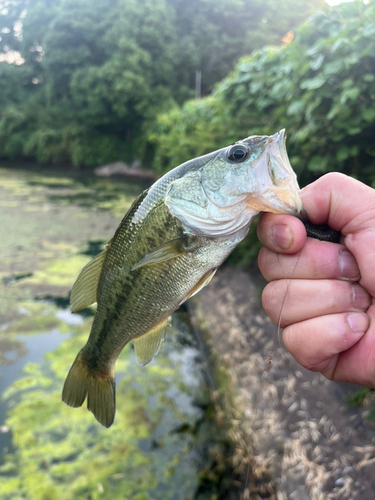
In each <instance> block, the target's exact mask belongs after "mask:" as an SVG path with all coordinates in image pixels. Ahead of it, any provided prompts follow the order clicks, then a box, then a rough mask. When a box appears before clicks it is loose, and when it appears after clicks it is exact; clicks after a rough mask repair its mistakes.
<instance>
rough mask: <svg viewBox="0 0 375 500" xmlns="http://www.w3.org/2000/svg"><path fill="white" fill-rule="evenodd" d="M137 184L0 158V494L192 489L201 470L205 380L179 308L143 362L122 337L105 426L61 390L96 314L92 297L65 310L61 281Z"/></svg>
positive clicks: (165, 498) (104, 235)
mask: <svg viewBox="0 0 375 500" xmlns="http://www.w3.org/2000/svg"><path fill="white" fill-rule="evenodd" d="M144 187H145V186H144V185H140V184H127V183H126V182H124V181H119V182H116V183H113V182H112V181H110V180H108V179H97V178H95V177H94V176H92V175H90V176H78V175H76V174H74V175H73V176H72V177H71V178H69V177H68V176H67V175H65V174H61V175H55V174H54V175H52V176H51V175H49V174H47V173H46V172H42V173H39V172H36V171H31V172H28V171H25V170H15V169H14V170H4V169H0V191H1V193H0V199H1V201H2V205H1V210H2V217H1V218H0V239H1V240H2V241H3V245H2V246H0V257H1V258H0V278H1V279H0V297H1V300H0V351H1V352H2V356H1V357H0V387H3V388H2V389H1V390H2V394H0V397H1V405H0V425H3V426H4V428H6V429H8V428H9V430H10V431H9V433H8V434H9V438H8V441H7V442H6V446H5V445H3V448H5V449H8V451H7V452H6V453H5V454H4V455H3V457H0V499H1V500H17V499H22V500H55V499H58V500H81V499H82V500H83V499H85V500H89V499H104V500H105V499H121V500H123V499H129V500H172V499H173V500H175V499H176V500H189V499H193V498H197V497H196V492H197V491H198V490H199V488H200V482H201V481H202V477H204V481H205V484H206V482H207V477H208V475H207V474H206V471H208V470H209V469H210V464H211V463H212V461H214V459H213V458H212V457H211V456H210V458H209V459H207V454H205V453H203V452H202V449H203V448H204V447H207V446H208V447H211V445H212V443H213V442H214V441H213V439H212V432H215V429H214V427H213V420H212V419H211V420H209V422H210V423H209V424H208V427H207V426H206V427H205V425H203V424H202V422H204V421H205V418H206V417H205V412H206V410H205V408H207V407H208V406H207V405H208V404H209V403H208V392H207V388H206V385H205V383H204V381H203V375H202V373H201V368H199V367H197V364H196V361H195V357H196V356H198V351H197V349H196V347H195V346H194V344H192V341H191V340H190V339H189V336H190V335H191V328H190V326H189V324H188V323H187V322H186V317H185V316H184V314H183V313H180V314H179V315H178V316H177V323H176V320H175V322H174V325H175V326H174V328H170V330H169V331H168V333H167V340H166V341H165V342H164V343H163V345H162V349H161V352H160V353H159V355H158V356H157V359H156V360H154V361H153V362H152V363H151V364H149V365H147V366H146V367H139V366H138V365H137V363H136V362H135V356H134V352H133V349H132V347H131V346H128V347H126V348H125V349H124V351H123V353H122V354H121V356H120V358H119V360H118V362H117V364H116V369H117V414H116V420H115V423H114V425H113V426H112V427H111V428H110V429H105V428H103V427H101V426H100V425H99V424H98V423H97V422H96V420H95V419H94V417H93V415H92V414H91V413H90V412H88V411H87V409H86V408H85V406H83V407H82V408H75V409H74V408H70V407H68V406H66V405H65V404H63V403H62V401H61V390H62V385H63V382H64V379H65V377H66V375H67V373H68V370H69V368H70V366H71V364H72V362H73V360H74V358H75V356H76V354H77V353H78V352H79V350H80V349H81V348H82V347H83V345H84V344H85V342H86V341H87V338H88V335H89V332H90V328H91V324H92V319H93V318H92V311H90V309H88V310H86V311H84V314H79V315H70V313H69V309H68V306H69V292H70V290H71V287H72V285H73V283H74V281H75V279H76V278H77V276H78V274H79V272H80V270H81V269H82V267H83V266H84V265H85V264H86V263H87V262H88V261H89V260H90V258H92V257H93V256H94V255H95V254H96V253H98V252H100V251H101V247H102V246H103V244H104V243H105V242H106V241H108V240H109V239H110V238H111V236H112V235H113V233H114V231H115V229H116V227H117V225H118V223H119V221H120V219H121V217H123V215H124V213H125V212H126V211H127V209H128V208H129V206H130V204H131V202H132V201H133V199H134V198H135V197H136V196H137V195H138V194H139V193H140V192H141V191H142V190H143V189H144ZM18 365H20V369H19V370H18V371H17V372H16V373H14V374H13V375H12V377H13V379H12V381H11V383H10V384H8V385H3V386H1V383H2V380H4V378H3V379H1V373H3V374H4V375H7V373H8V371H7V370H9V369H10V368H12V366H18ZM21 368H22V370H21ZM9 373H10V372H9ZM12 373H13V372H12ZM4 383H5V382H4ZM1 411H3V412H4V411H5V412H6V413H5V414H4V415H2V413H1ZM208 413H209V412H208ZM208 413H207V415H208ZM210 413H211V416H212V414H213V413H214V412H213V411H212V409H211V410H210ZM2 418H5V420H3V421H1V419H2ZM208 418H211V417H208ZM8 434H7V435H8ZM1 436H2V435H1V434H0V445H1V443H2V442H1ZM220 439H221V438H220ZM217 446H218V445H217V444H215V445H212V453H213V455H214V456H216V454H217V452H216V450H217ZM218 454H219V455H220V453H218ZM202 456H204V457H205V463H204V464H203V465H202V462H201V459H202ZM202 471H203V472H202ZM205 488H206V487H205ZM199 498H207V499H208V498H215V496H213V494H212V495H211V493H207V495H206V494H205V495H203V496H200V497H199Z"/></svg>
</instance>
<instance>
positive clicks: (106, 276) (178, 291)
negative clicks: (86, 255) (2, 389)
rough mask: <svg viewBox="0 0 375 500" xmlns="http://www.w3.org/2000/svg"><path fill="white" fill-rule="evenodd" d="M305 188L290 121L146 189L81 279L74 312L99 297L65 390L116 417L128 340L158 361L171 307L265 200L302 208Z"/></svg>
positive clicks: (271, 207) (232, 243)
mask: <svg viewBox="0 0 375 500" xmlns="http://www.w3.org/2000/svg"><path fill="white" fill-rule="evenodd" d="M298 190H299V187H298V183H297V180H296V176H295V173H294V172H293V170H292V168H291V166H290V164H289V160H288V158H287V154H286V150H285V133H284V131H281V132H279V133H277V134H274V135H273V136H269V137H268V136H251V137H248V138H247V139H244V140H243V141H239V142H238V143H236V144H235V145H232V146H230V147H228V148H222V149H220V150H218V151H214V152H212V153H210V154H208V155H205V156H202V157H199V158H196V159H193V160H190V161H188V162H186V163H184V164H182V165H180V166H179V167H177V168H175V169H174V170H172V171H171V172H169V173H168V174H166V175H165V176H164V177H162V178H161V179H159V180H158V181H157V182H156V183H155V184H154V185H153V186H151V188H150V189H149V190H147V191H145V192H144V193H142V194H141V195H140V196H139V198H137V200H135V202H134V203H133V205H132V207H131V208H130V209H129V211H128V213H127V214H126V215H125V217H124V219H123V220H122V222H121V223H120V225H119V227H118V229H117V231H116V233H115V235H114V237H113V238H112V240H111V241H110V242H109V244H108V245H107V249H106V250H105V251H104V252H102V253H101V254H99V255H98V256H97V257H96V258H95V259H94V260H93V261H91V262H90V263H89V264H88V265H87V266H86V267H85V268H84V269H83V270H82V272H81V274H80V275H79V277H78V279H77V281H76V283H75V285H74V287H73V290H72V294H71V304H72V312H77V311H79V310H81V309H84V308H85V307H87V306H89V305H91V304H92V303H94V302H97V303H98V307H97V311H96V314H95V318H94V321H93V325H92V329H91V333H90V337H89V339H88V342H87V344H86V345H85V346H84V347H83V349H81V351H80V352H79V354H78V356H77V358H76V360H75V361H74V363H73V365H72V368H71V370H70V372H69V374H68V377H67V379H66V381H65V384H64V389H63V400H64V401H65V402H66V403H67V404H68V405H70V406H73V407H77V406H81V405H82V404H83V402H84V400H85V399H86V398H87V407H88V409H89V410H90V411H92V412H93V413H94V415H95V417H96V419H97V420H98V421H99V422H100V423H101V424H103V425H105V426H106V427H109V426H110V425H111V424H112V422H113V420H114V416H115V379H114V376H115V370H114V366H115V362H116V359H117V357H118V356H119V354H120V352H121V351H122V349H123V348H124V347H125V345H126V344H127V343H128V342H129V341H131V340H133V341H134V347H135V354H136V358H137V361H138V362H139V363H140V364H142V365H144V364H146V363H148V362H149V361H151V359H152V358H153V356H154V355H155V354H156V353H157V352H158V350H159V348H160V345H161V342H162V340H163V338H164V334H165V328H166V326H167V323H168V320H169V318H170V316H171V314H172V313H173V312H174V311H175V310H176V309H177V308H178V307H179V306H180V305H181V304H182V303H183V302H184V301H185V300H187V299H188V298H189V297H191V296H192V295H194V294H195V293H197V292H199V290H200V289H201V288H202V287H203V286H205V285H207V284H208V283H209V281H210V280H211V278H212V277H213V275H214V273H215V271H216V269H217V268H218V267H219V266H220V265H221V264H222V262H223V261H224V260H225V259H226V257H227V256H228V255H229V254H230V253H231V252H232V250H233V249H234V248H235V247H236V246H237V245H238V243H239V242H240V241H242V240H243V238H244V237H245V236H246V234H247V232H248V230H249V227H250V224H251V221H252V220H253V219H254V217H255V216H256V215H257V214H258V213H259V211H260V210H265V211H273V212H274V213H285V214H292V215H296V216H300V215H301V212H302V209H303V207H302V202H301V199H300V197H299V194H298Z"/></svg>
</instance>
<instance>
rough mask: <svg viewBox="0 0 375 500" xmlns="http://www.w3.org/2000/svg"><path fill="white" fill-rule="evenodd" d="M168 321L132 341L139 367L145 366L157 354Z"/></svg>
mask: <svg viewBox="0 0 375 500" xmlns="http://www.w3.org/2000/svg"><path fill="white" fill-rule="evenodd" d="M169 320H170V318H168V319H167V320H166V321H164V322H163V323H161V324H160V325H158V326H157V327H156V328H154V330H151V331H150V332H148V333H146V334H145V335H142V337H139V338H137V339H134V349H135V355H136V358H137V363H138V364H139V365H141V366H144V365H147V363H149V362H150V361H151V360H152V358H153V357H154V356H156V354H157V353H158V352H159V349H160V346H161V343H162V342H163V340H164V336H165V330H166V328H167V325H168V322H169Z"/></svg>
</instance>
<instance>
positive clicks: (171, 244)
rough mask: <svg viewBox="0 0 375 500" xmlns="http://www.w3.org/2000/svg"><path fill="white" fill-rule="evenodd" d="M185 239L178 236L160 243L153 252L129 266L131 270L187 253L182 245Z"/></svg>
mask: <svg viewBox="0 0 375 500" xmlns="http://www.w3.org/2000/svg"><path fill="white" fill-rule="evenodd" d="M186 241H187V237H186V236H183V237H182V238H178V239H177V240H171V241H167V243H164V244H163V245H161V246H160V247H159V248H157V249H156V250H155V251H154V252H151V253H148V254H147V255H145V257H143V259H141V260H140V261H139V262H137V263H136V264H135V265H134V266H133V267H132V268H131V271H134V270H135V269H139V268H140V267H144V266H153V265H154V264H159V263H160V262H165V261H166V260H169V259H174V258H175V257H179V256H180V255H183V254H185V253H187V252H188V250H187V249H186V248H185V247H184V243H186Z"/></svg>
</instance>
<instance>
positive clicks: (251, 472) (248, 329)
mask: <svg viewBox="0 0 375 500" xmlns="http://www.w3.org/2000/svg"><path fill="white" fill-rule="evenodd" d="M261 285H262V280H261V277H260V276H259V274H258V273H256V272H255V273H253V277H251V276H250V274H248V273H245V272H243V271H241V270H240V269H238V268H233V267H227V268H222V269H220V270H219V271H218V273H217V275H216V276H215V278H214V279H213V280H212V282H211V284H210V286H209V287H206V288H205V289H204V290H203V291H202V292H201V293H200V295H199V299H198V298H197V299H196V300H195V301H194V303H193V307H192V309H193V311H194V314H195V317H196V321H197V324H199V325H200V326H201V327H202V328H203V330H204V331H206V332H208V334H207V335H206V337H207V341H208V343H209V345H210V348H211V350H212V352H213V353H214V355H215V357H216V360H217V362H218V363H219V364H220V363H221V364H222V366H224V367H225V370H226V372H227V373H229V374H230V376H231V386H232V388H233V391H234V394H236V395H235V396H234V401H235V402H234V405H235V410H236V415H235V417H234V420H236V422H235V423H236V429H237V430H236V432H234V434H233V436H234V438H235V440H236V441H237V445H238V446H237V454H238V462H239V463H240V462H241V460H242V461H246V457H247V456H250V459H249V460H248V463H249V465H248V467H245V468H244V471H245V474H246V475H247V476H248V477H247V480H248V483H249V484H248V492H247V493H245V498H246V497H248V498H249V496H251V498H265V497H266V496H263V495H261V491H260V493H258V494H257V493H255V495H254V491H255V492H257V491H259V488H258V487H257V484H256V477H257V475H258V476H259V477H265V476H266V472H267V471H268V473H269V474H270V476H269V489H268V491H269V492H270V493H269V494H270V498H275V499H277V500H286V499H290V500H325V499H340V500H349V499H350V500H351V499H361V500H373V499H374V498H375V433H374V431H373V429H372V428H371V427H370V426H369V424H368V423H367V422H366V421H364V420H363V418H362V416H361V414H360V413H359V411H357V410H356V409H355V408H351V407H350V406H348V405H347V404H346V402H345V395H346V394H347V393H348V392H350V390H352V387H350V386H346V387H345V384H342V385H341V386H340V385H339V384H336V383H334V382H331V381H328V380H326V379H325V378H324V377H323V376H321V375H320V374H313V373H311V372H308V371H307V370H305V369H303V368H301V367H300V366H299V365H298V364H297V363H296V362H295V361H294V360H293V358H292V357H291V356H290V355H289V354H288V353H287V352H286V350H285V348H282V347H281V346H280V344H279V341H277V342H276V347H275V350H274V353H273V361H272V364H271V366H270V368H269V370H268V372H267V373H265V368H266V366H267V363H268V360H269V356H270V354H271V352H272V349H273V345H274V339H275V332H276V327H275V326H274V325H273V324H272V323H271V321H270V320H269V318H268V317H267V316H266V314H265V313H264V311H263V310H262V309H261V306H260V298H259V295H260V293H259V289H260V287H261ZM245 480H246V479H245ZM251 483H253V484H251ZM263 490H264V488H263ZM257 495H258V496H257Z"/></svg>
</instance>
